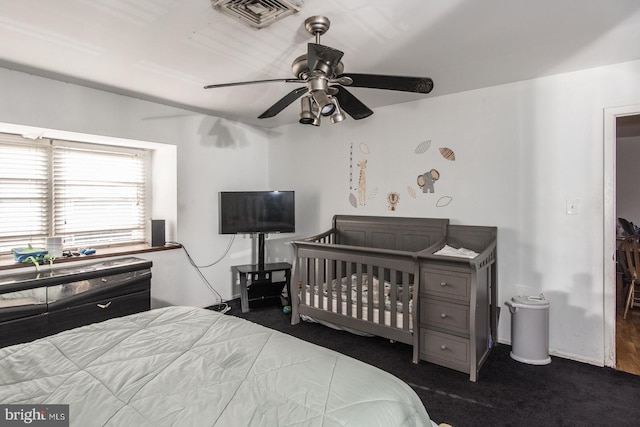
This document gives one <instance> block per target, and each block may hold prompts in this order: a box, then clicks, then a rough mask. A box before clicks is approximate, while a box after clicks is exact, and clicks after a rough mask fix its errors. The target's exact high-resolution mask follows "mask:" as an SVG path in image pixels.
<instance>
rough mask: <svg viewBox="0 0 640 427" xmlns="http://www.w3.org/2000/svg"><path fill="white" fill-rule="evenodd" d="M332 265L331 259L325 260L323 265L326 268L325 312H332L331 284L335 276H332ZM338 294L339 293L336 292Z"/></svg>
mask: <svg viewBox="0 0 640 427" xmlns="http://www.w3.org/2000/svg"><path fill="white" fill-rule="evenodd" d="M333 263H334V261H333V260H332V259H325V260H324V265H325V268H326V273H327V274H326V275H325V281H326V283H327V310H329V311H333V284H334V283H335V282H334V280H335V276H334V275H333ZM337 292H338V293H339V291H337Z"/></svg>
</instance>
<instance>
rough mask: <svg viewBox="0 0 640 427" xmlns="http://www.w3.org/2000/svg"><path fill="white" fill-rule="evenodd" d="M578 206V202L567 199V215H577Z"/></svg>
mask: <svg viewBox="0 0 640 427" xmlns="http://www.w3.org/2000/svg"><path fill="white" fill-rule="evenodd" d="M579 205H580V200H578V199H567V215H578V207H579Z"/></svg>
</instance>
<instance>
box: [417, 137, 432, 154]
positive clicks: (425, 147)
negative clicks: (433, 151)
mask: <svg viewBox="0 0 640 427" xmlns="http://www.w3.org/2000/svg"><path fill="white" fill-rule="evenodd" d="M429 147H431V140H430V139H429V140H426V141H423V142H421V143H420V144H418V146H417V147H416V150H415V153H416V154H422V153H424V152H426V151H427V150H428V149H429Z"/></svg>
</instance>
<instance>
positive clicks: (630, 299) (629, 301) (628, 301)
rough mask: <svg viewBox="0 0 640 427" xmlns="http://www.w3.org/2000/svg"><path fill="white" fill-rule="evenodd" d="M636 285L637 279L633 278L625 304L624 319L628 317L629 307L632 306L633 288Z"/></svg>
mask: <svg viewBox="0 0 640 427" xmlns="http://www.w3.org/2000/svg"><path fill="white" fill-rule="evenodd" d="M635 286H636V281H635V280H632V281H631V283H630V284H629V292H628V293H627V301H626V302H625V304H624V314H623V315H622V319H623V320H626V319H627V312H628V311H629V307H631V302H632V300H633V289H634V288H635Z"/></svg>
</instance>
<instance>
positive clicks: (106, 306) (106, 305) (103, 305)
mask: <svg viewBox="0 0 640 427" xmlns="http://www.w3.org/2000/svg"><path fill="white" fill-rule="evenodd" d="M110 305H111V301H109V302H108V303H106V304H97V306H98V307H99V308H109V306H110Z"/></svg>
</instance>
